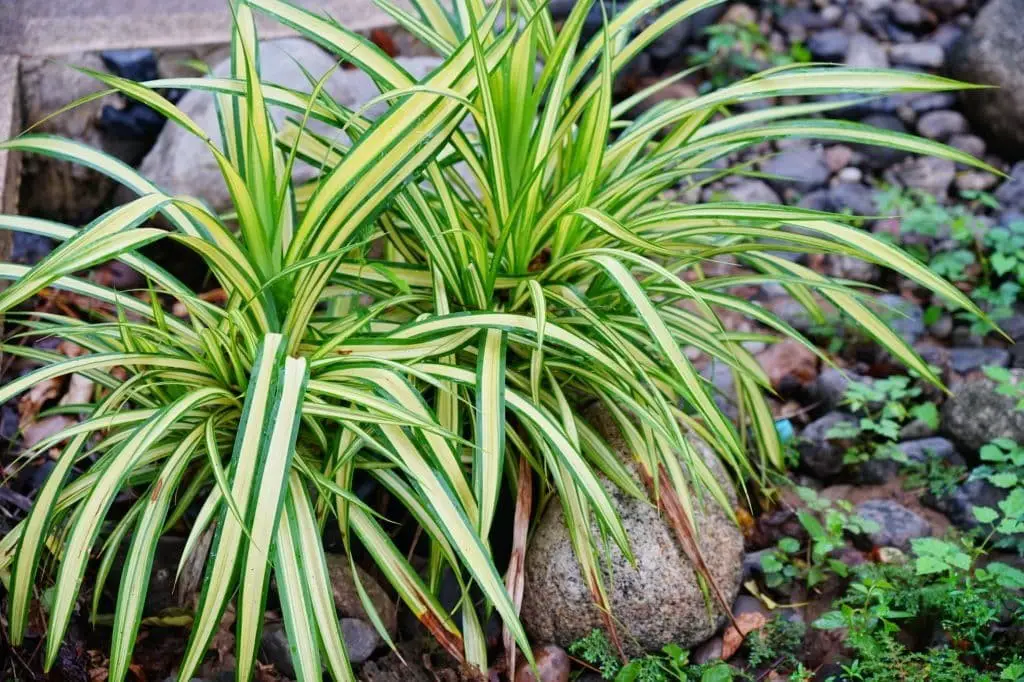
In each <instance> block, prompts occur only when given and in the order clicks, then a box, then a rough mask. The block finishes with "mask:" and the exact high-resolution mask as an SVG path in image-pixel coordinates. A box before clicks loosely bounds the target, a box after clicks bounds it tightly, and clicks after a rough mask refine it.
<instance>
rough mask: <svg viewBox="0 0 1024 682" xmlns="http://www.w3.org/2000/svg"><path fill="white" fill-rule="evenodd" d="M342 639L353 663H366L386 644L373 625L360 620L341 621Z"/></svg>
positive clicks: (348, 619) (347, 619)
mask: <svg viewBox="0 0 1024 682" xmlns="http://www.w3.org/2000/svg"><path fill="white" fill-rule="evenodd" d="M341 637H342V639H344V640H345V650H346V651H348V660H350V661H351V662H353V663H362V662H364V661H366V660H367V659H368V658H370V656H372V655H373V652H374V651H376V650H377V647H379V646H381V645H382V644H383V643H384V640H382V639H381V638H380V634H379V633H378V632H377V630H376V629H375V628H374V627H373V626H372V625H370V624H369V623H366V622H364V621H361V620H359V619H358V618H342V619H341Z"/></svg>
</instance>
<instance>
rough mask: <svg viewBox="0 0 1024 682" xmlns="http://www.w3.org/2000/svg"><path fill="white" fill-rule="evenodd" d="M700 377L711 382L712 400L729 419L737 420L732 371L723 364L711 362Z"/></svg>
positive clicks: (736, 400)
mask: <svg viewBox="0 0 1024 682" xmlns="http://www.w3.org/2000/svg"><path fill="white" fill-rule="evenodd" d="M701 375H702V376H704V377H705V378H706V379H708V380H709V381H710V382H711V385H712V387H713V388H714V390H713V391H712V393H711V397H712V399H713V400H714V401H715V404H716V405H717V406H718V409H720V410H721V411H722V414H724V415H725V416H726V417H728V418H729V419H733V420H735V419H738V418H739V410H738V407H737V406H738V404H739V403H738V399H737V396H736V384H735V377H733V375H732V369H731V368H730V367H729V365H727V364H725V363H724V362H714V361H713V362H711V364H709V365H708V366H707V367H706V368H705V369H703V370H702V371H701Z"/></svg>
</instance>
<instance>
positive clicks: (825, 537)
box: [761, 486, 878, 588]
mask: <svg viewBox="0 0 1024 682" xmlns="http://www.w3.org/2000/svg"><path fill="white" fill-rule="evenodd" d="M796 492H797V494H798V495H799V496H800V499H801V500H802V501H803V502H804V504H805V505H806V509H801V510H799V511H797V513H796V515H797V519H798V520H799V521H800V525H801V526H803V528H804V530H805V531H806V532H807V535H808V536H809V538H810V539H809V542H808V544H807V546H806V548H804V547H801V544H800V542H799V541H798V540H796V539H795V538H791V537H785V538H782V539H781V540H779V542H778V545H777V546H776V548H775V550H774V551H773V552H771V553H769V554H766V555H765V556H763V557H762V558H761V569H762V571H763V572H764V575H765V585H766V586H767V587H773V588H774V587H784V586H787V585H788V584H790V583H791V582H792V581H794V580H803V581H806V583H807V586H808V587H814V586H816V585H818V584H820V583H822V582H824V581H825V580H826V579H828V577H829V576H830V575H838V576H840V577H843V578H845V577H847V576H848V575H849V567H848V566H847V565H846V564H845V563H843V562H842V561H840V560H838V559H836V558H833V556H832V554H833V552H835V551H836V550H839V549H841V548H843V547H845V545H846V539H847V534H849V535H860V534H864V533H870V532H872V531H876V530H878V525H877V524H876V523H875V522H874V521H870V520H868V519H864V518H861V517H860V516H858V515H857V514H855V513H854V511H853V505H852V504H850V502H848V501H847V500H838V501H836V502H831V501H829V500H827V499H824V498H822V497H819V496H818V494H817V493H815V492H814V491H813V490H811V489H810V488H806V487H802V486H800V487H797V488H796Z"/></svg>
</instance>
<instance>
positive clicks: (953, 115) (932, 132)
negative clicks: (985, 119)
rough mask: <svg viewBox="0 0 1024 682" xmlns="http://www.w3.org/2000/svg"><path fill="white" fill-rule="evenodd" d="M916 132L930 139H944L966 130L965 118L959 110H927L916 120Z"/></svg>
mask: <svg viewBox="0 0 1024 682" xmlns="http://www.w3.org/2000/svg"><path fill="white" fill-rule="evenodd" d="M917 132H919V133H921V135H923V136H925V137H927V138H928V139H930V140H940V141H945V140H948V139H949V138H951V137H952V136H954V135H961V134H963V133H966V132H967V119H966V118H964V115H963V114H961V113H960V112H959V111H950V110H939V111H929V112H928V113H926V114H924V115H922V116H921V118H919V119H918V121H917Z"/></svg>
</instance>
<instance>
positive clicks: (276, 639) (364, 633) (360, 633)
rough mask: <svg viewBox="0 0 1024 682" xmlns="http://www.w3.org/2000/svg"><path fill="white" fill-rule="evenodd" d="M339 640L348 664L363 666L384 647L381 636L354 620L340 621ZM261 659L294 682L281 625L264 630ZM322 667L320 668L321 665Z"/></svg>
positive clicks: (370, 627) (371, 627)
mask: <svg viewBox="0 0 1024 682" xmlns="http://www.w3.org/2000/svg"><path fill="white" fill-rule="evenodd" d="M340 624H341V638H342V640H343V641H344V642H345V651H346V653H348V660H349V662H350V663H356V664H358V663H363V662H364V661H366V660H367V659H368V658H370V656H372V655H373V652H374V651H376V649H377V647H379V646H380V645H382V644H383V643H384V640H382V639H381V638H380V635H379V634H378V633H377V631H376V630H374V629H373V626H372V625H370V624H369V623H364V622H363V621H361V620H358V619H355V618H342V619H341V621H340ZM260 643H261V645H262V648H263V658H264V659H265V660H266V661H267V663H271V664H273V666H274V667H275V668H277V671H278V672H279V673H281V674H282V675H284V676H285V677H288V678H291V679H295V666H294V664H293V663H292V652H291V644H290V643H289V642H288V633H287V632H285V629H284V627H283V626H282V625H280V624H277V623H275V624H273V625H268V626H267V627H265V628H263V634H262V637H261V642H260ZM321 665H322V664H321Z"/></svg>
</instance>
